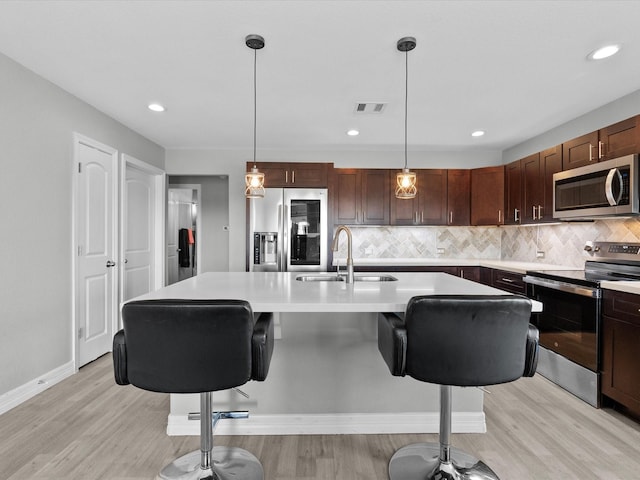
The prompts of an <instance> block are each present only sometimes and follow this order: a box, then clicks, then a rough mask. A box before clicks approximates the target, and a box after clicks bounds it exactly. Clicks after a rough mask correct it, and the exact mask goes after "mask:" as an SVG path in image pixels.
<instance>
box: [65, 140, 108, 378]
mask: <svg viewBox="0 0 640 480" xmlns="http://www.w3.org/2000/svg"><path fill="white" fill-rule="evenodd" d="M75 159H76V164H77V174H76V201H75V206H76V207H75V212H76V213H75V220H76V236H75V239H76V249H77V261H76V278H75V286H76V288H75V299H76V309H75V314H76V322H75V323H76V332H77V362H76V364H77V366H78V367H80V366H82V365H84V364H86V363H88V362H90V361H92V360H94V359H96V358H98V357H99V356H101V355H103V354H105V353H107V352H109V351H110V350H111V341H112V338H113V333H114V332H113V330H114V319H115V306H116V297H115V295H116V289H115V284H116V282H117V274H116V271H115V270H116V266H117V263H116V258H115V251H116V250H115V218H114V210H115V208H114V199H115V187H116V184H115V172H114V171H115V170H116V168H117V163H116V162H117V152H116V150H114V149H112V148H110V147H107V146H105V145H101V144H99V143H97V142H93V141H91V140H89V139H84V138H81V137H80V136H76V139H75Z"/></svg>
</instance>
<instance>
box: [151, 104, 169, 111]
mask: <svg viewBox="0 0 640 480" xmlns="http://www.w3.org/2000/svg"><path fill="white" fill-rule="evenodd" d="M147 108H148V109H149V110H151V111H152V112H164V111H165V110H166V109H165V108H164V106H162V105H160V104H159V103H150V104H149V106H148V107H147Z"/></svg>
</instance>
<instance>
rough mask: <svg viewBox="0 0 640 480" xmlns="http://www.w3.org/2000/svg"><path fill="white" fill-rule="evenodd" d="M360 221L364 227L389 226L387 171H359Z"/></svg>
mask: <svg viewBox="0 0 640 480" xmlns="http://www.w3.org/2000/svg"><path fill="white" fill-rule="evenodd" d="M360 172H361V175H362V182H361V189H362V192H361V195H362V196H361V205H362V214H361V218H362V221H361V222H360V223H362V224H365V225H389V192H390V189H391V187H390V185H389V170H385V169H379V170H378V169H370V170H369V169H364V170H360Z"/></svg>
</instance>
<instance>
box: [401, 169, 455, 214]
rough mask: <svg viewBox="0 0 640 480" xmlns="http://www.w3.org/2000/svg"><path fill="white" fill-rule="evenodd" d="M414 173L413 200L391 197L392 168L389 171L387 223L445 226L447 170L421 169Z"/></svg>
mask: <svg viewBox="0 0 640 480" xmlns="http://www.w3.org/2000/svg"><path fill="white" fill-rule="evenodd" d="M415 172H416V188H417V190H418V193H417V195H416V197H415V198H413V199H398V198H396V197H395V194H394V192H395V185H396V173H397V172H396V171H395V170H391V171H390V173H389V184H390V185H391V189H392V190H393V191H391V192H390V194H391V205H390V207H391V225H446V224H447V170H443V169H421V170H415Z"/></svg>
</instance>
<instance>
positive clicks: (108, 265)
mask: <svg viewBox="0 0 640 480" xmlns="http://www.w3.org/2000/svg"><path fill="white" fill-rule="evenodd" d="M115 266H116V262H112V261H111V260H107V268H109V267H115Z"/></svg>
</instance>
